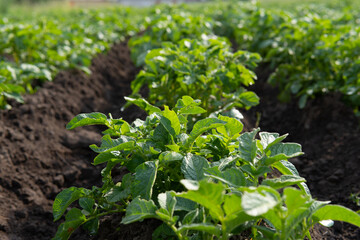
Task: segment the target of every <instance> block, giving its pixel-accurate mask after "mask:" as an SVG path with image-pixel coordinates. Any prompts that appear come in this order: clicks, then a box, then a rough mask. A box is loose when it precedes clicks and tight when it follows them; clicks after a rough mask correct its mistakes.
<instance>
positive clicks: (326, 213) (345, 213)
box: [312, 204, 360, 227]
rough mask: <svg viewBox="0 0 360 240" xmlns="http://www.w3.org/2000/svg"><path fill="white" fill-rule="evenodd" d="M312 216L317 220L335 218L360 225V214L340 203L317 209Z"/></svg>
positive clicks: (335, 219)
mask: <svg viewBox="0 0 360 240" xmlns="http://www.w3.org/2000/svg"><path fill="white" fill-rule="evenodd" d="M312 218H313V220H314V221H315V222H320V221H323V220H334V221H343V222H347V223H351V224H353V225H355V226H357V227H360V215H359V214H358V213H356V212H354V211H352V210H351V209H349V208H346V207H344V206H340V205H332V204H329V205H326V206H324V207H322V208H320V209H319V210H317V211H316V212H315V213H314V215H313V217H312Z"/></svg>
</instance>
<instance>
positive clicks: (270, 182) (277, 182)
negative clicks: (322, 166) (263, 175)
mask: <svg viewBox="0 0 360 240" xmlns="http://www.w3.org/2000/svg"><path fill="white" fill-rule="evenodd" d="M302 182H306V180H305V178H302V177H299V176H294V175H282V176H280V177H279V178H273V179H265V180H264V181H262V183H261V185H267V186H270V187H272V188H275V189H280V188H284V187H287V186H291V185H295V184H299V183H302Z"/></svg>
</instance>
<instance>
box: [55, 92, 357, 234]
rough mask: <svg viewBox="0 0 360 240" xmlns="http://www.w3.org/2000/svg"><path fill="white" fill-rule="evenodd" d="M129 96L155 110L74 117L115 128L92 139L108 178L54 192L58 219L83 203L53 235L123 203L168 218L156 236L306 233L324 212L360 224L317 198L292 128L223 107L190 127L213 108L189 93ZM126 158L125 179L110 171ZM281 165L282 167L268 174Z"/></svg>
mask: <svg viewBox="0 0 360 240" xmlns="http://www.w3.org/2000/svg"><path fill="white" fill-rule="evenodd" d="M129 100H130V101H132V102H133V103H135V104H137V105H138V106H140V107H142V108H143V109H144V110H146V111H147V112H148V113H149V116H148V117H147V118H146V120H144V121H143V120H139V119H137V120H136V121H134V122H133V123H132V124H129V123H127V122H126V121H124V120H122V119H113V118H112V117H111V116H110V118H108V117H107V116H106V115H104V114H101V113H90V114H80V115H78V116H76V117H75V118H74V119H73V120H71V121H70V122H69V124H68V125H67V128H68V129H73V128H76V127H80V126H86V125H94V124H101V125H105V126H106V127H107V128H108V129H107V130H105V131H104V132H103V133H104V136H103V138H102V142H101V145H100V146H96V145H91V146H90V148H91V149H92V150H93V151H95V152H96V153H98V155H97V156H96V157H95V159H94V162H93V164H94V165H98V164H105V165H106V166H105V168H104V169H103V170H102V172H101V175H102V179H103V186H102V187H100V188H97V187H93V188H92V189H84V188H76V187H71V188H68V189H65V190H63V191H62V192H61V193H60V194H59V195H58V196H57V197H56V199H55V201H54V205H53V214H54V219H55V220H59V219H60V218H61V216H62V215H63V214H65V212H66V210H67V208H68V207H69V206H70V204H72V203H73V202H75V201H78V202H79V205H80V207H81V208H82V209H79V208H71V210H69V211H68V212H67V213H66V216H65V222H63V223H62V224H61V225H60V227H59V229H58V232H57V234H56V236H55V237H54V239H68V237H69V236H70V235H71V233H72V232H73V231H74V230H75V229H76V228H78V227H79V226H81V225H82V226H83V227H84V228H85V229H87V230H88V231H90V233H92V234H93V233H96V231H97V229H98V227H99V219H100V217H102V216H104V215H108V214H111V213H116V212H125V217H124V218H123V219H122V223H123V224H129V223H132V222H135V221H142V220H143V219H146V218H156V219H159V220H161V221H163V222H164V224H163V225H161V226H160V227H159V229H157V230H156V231H155V232H154V238H164V237H166V238H169V237H170V238H175V239H176V238H177V239H190V238H191V239H212V238H213V237H214V236H216V237H217V238H219V239H228V238H229V237H230V236H232V235H234V234H238V233H241V232H243V231H244V230H246V229H251V230H252V236H253V237H254V238H257V239H299V238H300V237H302V238H303V237H304V236H305V235H307V236H309V233H308V230H309V228H310V227H312V226H313V225H314V224H315V223H317V222H320V221H322V220H329V219H333V220H342V221H348V222H350V223H353V224H355V225H358V226H359V225H360V221H359V219H360V217H359V215H357V214H356V213H354V212H352V211H351V210H349V209H346V208H344V207H341V206H336V205H327V204H328V202H319V201H316V200H314V199H312V198H311V195H310V192H309V190H308V188H307V186H306V184H305V183H304V182H305V179H304V178H301V177H300V176H299V174H298V172H297V170H296V168H295V167H294V165H293V164H291V162H289V161H288V159H290V158H292V157H296V156H299V155H301V154H302V152H301V146H300V145H299V144H296V143H283V142H282V141H283V140H284V139H285V138H286V135H284V136H279V134H277V133H268V132H260V130H259V129H254V130H253V131H252V132H245V133H241V132H242V129H243V125H242V123H241V122H240V121H239V120H237V119H235V118H232V117H227V116H222V115H218V116H217V117H208V118H203V119H201V120H198V121H196V122H195V124H194V125H193V127H192V128H190V129H189V127H188V126H187V124H188V123H189V121H188V119H189V118H191V116H192V115H196V114H201V113H203V112H204V111H205V110H204V109H202V108H201V107H200V104H201V103H200V101H198V100H194V99H192V98H191V97H189V96H184V97H182V98H181V99H179V100H178V102H177V104H176V106H175V107H174V109H172V110H170V109H169V107H167V106H164V110H161V109H159V108H158V107H156V106H153V105H151V104H149V103H148V102H147V101H146V100H144V99H129ZM257 136H259V138H258V137H257ZM118 168H120V169H126V170H127V171H128V173H127V174H125V175H124V176H122V178H121V180H120V181H119V178H118V177H117V176H116V175H114V174H112V173H113V172H116V171H115V170H117V169H118ZM274 169H277V170H278V171H279V172H280V173H281V176H280V177H274V176H273V175H272V174H270V173H272V172H273V170H274ZM291 186H297V188H294V187H291ZM278 190H283V191H282V192H283V193H282V194H280V193H279V191H278ZM325 223H326V222H325ZM166 233H168V234H166ZM164 234H165V235H166V236H162V237H160V235H164Z"/></svg>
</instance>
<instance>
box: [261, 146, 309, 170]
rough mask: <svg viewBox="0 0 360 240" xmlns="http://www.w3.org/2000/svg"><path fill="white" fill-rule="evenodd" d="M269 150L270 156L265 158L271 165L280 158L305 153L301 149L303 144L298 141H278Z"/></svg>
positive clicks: (285, 158) (284, 158) (267, 163)
mask: <svg viewBox="0 0 360 240" xmlns="http://www.w3.org/2000/svg"><path fill="white" fill-rule="evenodd" d="M268 151H269V152H270V156H269V157H268V158H267V159H266V160H265V164H266V165H268V166H269V165H271V164H273V163H274V162H278V161H280V160H287V159H289V158H293V157H297V156H300V155H302V154H304V153H303V152H302V151H301V145H300V144H297V143H278V144H275V145H273V146H271V147H270V148H269V149H268Z"/></svg>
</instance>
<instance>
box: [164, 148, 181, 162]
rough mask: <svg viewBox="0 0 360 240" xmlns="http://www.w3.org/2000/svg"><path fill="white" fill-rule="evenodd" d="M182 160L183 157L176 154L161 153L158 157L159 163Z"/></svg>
mask: <svg viewBox="0 0 360 240" xmlns="http://www.w3.org/2000/svg"><path fill="white" fill-rule="evenodd" d="M183 159H184V156H183V155H182V154H180V153H178V152H168V151H167V152H163V153H161V154H160V156H159V160H160V163H162V162H165V163H167V162H173V161H181V160H183Z"/></svg>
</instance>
